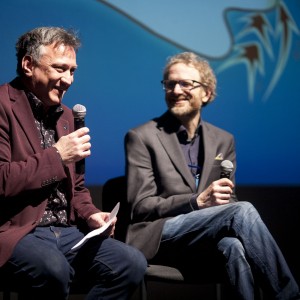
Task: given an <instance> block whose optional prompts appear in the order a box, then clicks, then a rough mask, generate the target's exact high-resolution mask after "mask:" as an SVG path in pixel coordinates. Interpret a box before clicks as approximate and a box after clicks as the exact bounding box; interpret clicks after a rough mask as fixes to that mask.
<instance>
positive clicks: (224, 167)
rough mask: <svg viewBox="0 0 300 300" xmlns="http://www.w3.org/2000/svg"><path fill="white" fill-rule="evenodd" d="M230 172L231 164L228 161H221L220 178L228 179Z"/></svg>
mask: <svg viewBox="0 0 300 300" xmlns="http://www.w3.org/2000/svg"><path fill="white" fill-rule="evenodd" d="M232 171H233V163H232V162H231V161H230V160H223V161H222V162H221V174H220V178H228V179H229V177H230V174H231V172H232Z"/></svg>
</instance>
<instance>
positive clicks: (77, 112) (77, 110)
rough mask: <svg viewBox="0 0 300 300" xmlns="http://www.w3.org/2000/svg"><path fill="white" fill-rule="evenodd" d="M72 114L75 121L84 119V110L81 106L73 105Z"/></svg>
mask: <svg viewBox="0 0 300 300" xmlns="http://www.w3.org/2000/svg"><path fill="white" fill-rule="evenodd" d="M72 112H73V116H74V118H75V119H84V117H85V115H86V108H85V106H83V105H81V104H76V105H74V107H73V109H72Z"/></svg>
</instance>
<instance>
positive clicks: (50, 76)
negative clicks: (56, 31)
mask: <svg viewBox="0 0 300 300" xmlns="http://www.w3.org/2000/svg"><path fill="white" fill-rule="evenodd" d="M22 67H23V71H24V75H25V78H24V83H25V85H26V87H27V88H28V89H29V91H31V92H32V93H33V94H34V95H35V96H36V97H38V98H39V99H40V100H41V101H42V102H43V103H44V105H45V107H50V106H53V105H58V104H60V103H61V101H62V98H63V96H64V94H65V92H66V91H67V90H68V88H69V87H70V86H71V84H72V83H73V81H74V72H75V70H76V68H77V64H76V52H75V50H74V49H73V48H72V47H70V46H65V45H64V44H60V45H55V44H52V45H48V46H42V49H41V55H40V60H39V62H38V63H35V62H34V61H33V59H32V57H31V56H29V55H26V56H24V58H23V61H22Z"/></svg>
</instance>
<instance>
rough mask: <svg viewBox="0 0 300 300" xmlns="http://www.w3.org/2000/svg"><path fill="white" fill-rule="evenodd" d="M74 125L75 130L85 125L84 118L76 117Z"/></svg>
mask: <svg viewBox="0 0 300 300" xmlns="http://www.w3.org/2000/svg"><path fill="white" fill-rule="evenodd" d="M74 127H75V130H77V129H79V128H82V127H85V122H84V118H74Z"/></svg>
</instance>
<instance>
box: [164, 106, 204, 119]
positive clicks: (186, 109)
mask: <svg viewBox="0 0 300 300" xmlns="http://www.w3.org/2000/svg"><path fill="white" fill-rule="evenodd" d="M199 110H200V108H195V107H192V106H190V105H184V106H172V107H169V111H170V112H171V113H172V114H173V115H174V116H175V117H177V118H179V119H181V118H192V117H194V116H196V115H197V114H198V113H199Z"/></svg>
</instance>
